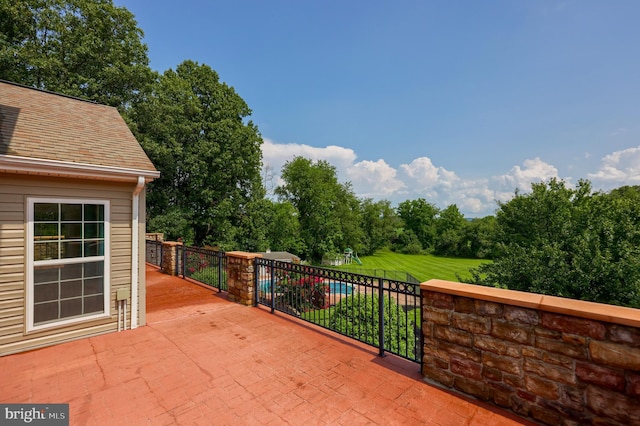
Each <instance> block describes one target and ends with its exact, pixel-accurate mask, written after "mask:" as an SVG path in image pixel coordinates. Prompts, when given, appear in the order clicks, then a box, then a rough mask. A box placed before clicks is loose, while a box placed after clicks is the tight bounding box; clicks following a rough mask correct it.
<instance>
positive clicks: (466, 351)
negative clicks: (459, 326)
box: [437, 340, 482, 362]
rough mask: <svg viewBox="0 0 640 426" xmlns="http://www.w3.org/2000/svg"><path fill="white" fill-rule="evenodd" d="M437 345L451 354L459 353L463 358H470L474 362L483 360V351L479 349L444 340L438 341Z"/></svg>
mask: <svg viewBox="0 0 640 426" xmlns="http://www.w3.org/2000/svg"><path fill="white" fill-rule="evenodd" d="M437 346H438V348H439V349H440V350H442V351H445V352H446V353H447V354H449V355H457V356H459V357H462V358H467V359H470V360H472V361H474V362H480V361H482V352H481V351H479V350H478V349H474V348H470V347H468V346H460V345H456V344H455V343H451V342H446V341H444V340H440V341H438V345H437Z"/></svg>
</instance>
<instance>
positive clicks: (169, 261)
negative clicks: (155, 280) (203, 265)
mask: <svg viewBox="0 0 640 426" xmlns="http://www.w3.org/2000/svg"><path fill="white" fill-rule="evenodd" d="M178 246H182V243H177V242H175V241H164V242H163V243H162V265H161V267H160V268H161V269H162V272H164V273H165V274H168V275H176V265H177V264H178V262H179V261H180V260H179V259H178V250H177V247H178Z"/></svg>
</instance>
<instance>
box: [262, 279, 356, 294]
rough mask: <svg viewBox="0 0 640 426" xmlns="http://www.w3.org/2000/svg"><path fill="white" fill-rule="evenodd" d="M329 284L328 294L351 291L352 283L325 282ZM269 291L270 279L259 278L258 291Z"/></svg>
mask: <svg viewBox="0 0 640 426" xmlns="http://www.w3.org/2000/svg"><path fill="white" fill-rule="evenodd" d="M326 284H327V285H328V286H329V293H330V294H344V295H347V296H348V295H350V294H352V293H353V285H351V284H346V283H341V282H333V281H332V282H329V283H326ZM269 292H271V280H268V279H267V280H260V293H269Z"/></svg>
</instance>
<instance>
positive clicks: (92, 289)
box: [84, 277, 103, 295]
mask: <svg viewBox="0 0 640 426" xmlns="http://www.w3.org/2000/svg"><path fill="white" fill-rule="evenodd" d="M102 281H103V280H102V277H100V278H91V279H88V280H84V294H85V295H88V294H97V293H102V292H103V291H102V288H103V286H102Z"/></svg>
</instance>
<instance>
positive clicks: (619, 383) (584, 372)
mask: <svg viewBox="0 0 640 426" xmlns="http://www.w3.org/2000/svg"><path fill="white" fill-rule="evenodd" d="M576 376H577V377H578V378H579V379H580V380H582V381H583V382H586V383H591V384H594V385H599V386H604V387H606V388H608V389H611V390H616V391H619V392H620V391H623V390H624V388H625V385H626V380H625V378H624V372H623V371H620V370H613V369H611V368H607V367H601V366H598V365H594V364H588V363H585V362H578V363H576Z"/></svg>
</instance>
